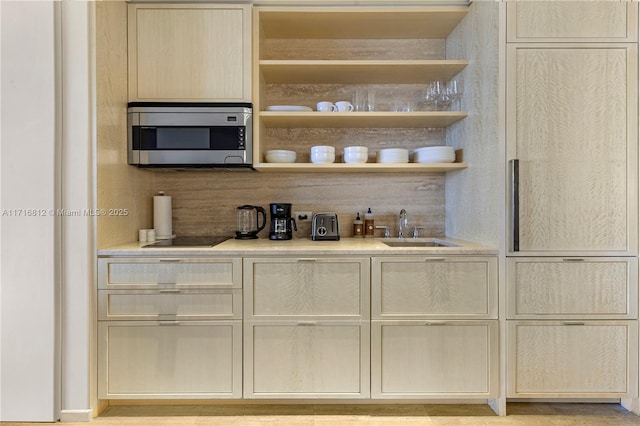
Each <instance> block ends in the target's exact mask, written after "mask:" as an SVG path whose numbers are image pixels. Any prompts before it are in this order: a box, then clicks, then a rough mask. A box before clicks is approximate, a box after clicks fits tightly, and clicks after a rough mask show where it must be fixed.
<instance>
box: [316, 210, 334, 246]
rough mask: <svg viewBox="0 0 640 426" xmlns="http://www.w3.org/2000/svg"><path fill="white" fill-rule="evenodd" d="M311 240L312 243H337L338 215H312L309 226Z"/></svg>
mask: <svg viewBox="0 0 640 426" xmlns="http://www.w3.org/2000/svg"><path fill="white" fill-rule="evenodd" d="M311 239H312V240H313V241H338V240H339V239H340V233H339V232H338V214H337V213H330V212H328V213H327V212H325V213H316V214H314V215H313V220H312V226H311Z"/></svg>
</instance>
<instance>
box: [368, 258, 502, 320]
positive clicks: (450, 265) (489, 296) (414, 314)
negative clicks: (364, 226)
mask: <svg viewBox="0 0 640 426" xmlns="http://www.w3.org/2000/svg"><path fill="white" fill-rule="evenodd" d="M371 269H372V274H371V275H372V280H371V287H372V288H371V303H372V308H371V309H372V317H373V318H376V319H418V318H422V319H429V318H434V317H435V318H440V319H443V318H448V319H452V318H454V319H461V318H466V319H496V318H497V317H498V275H497V273H498V266H497V259H496V258H494V257H463V256H461V257H458V256H448V257H413V256H397V257H374V258H373V260H372V268H371Z"/></svg>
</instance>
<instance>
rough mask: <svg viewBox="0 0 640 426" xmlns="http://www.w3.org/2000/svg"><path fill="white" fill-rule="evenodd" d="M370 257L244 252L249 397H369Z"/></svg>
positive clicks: (245, 391)
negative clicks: (248, 255)
mask: <svg viewBox="0 0 640 426" xmlns="http://www.w3.org/2000/svg"><path fill="white" fill-rule="evenodd" d="M369 277H370V273H369V259H368V258H350V257H345V258H246V259H244V275H243V279H244V287H245V288H244V312H245V321H244V347H245V358H244V396H245V398H311V397H313V398H367V397H369V335H370V331H369V328H370V324H369V318H370V316H369V285H370V278H369Z"/></svg>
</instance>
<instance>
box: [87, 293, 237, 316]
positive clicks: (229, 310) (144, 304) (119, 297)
mask: <svg viewBox="0 0 640 426" xmlns="http://www.w3.org/2000/svg"><path fill="white" fill-rule="evenodd" d="M212 319H229V320H230V319H242V290H241V289H234V290H180V289H169V290H162V289H161V290H98V320H99V321H104V320H109V321H124V320H212Z"/></svg>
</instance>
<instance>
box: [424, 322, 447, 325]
mask: <svg viewBox="0 0 640 426" xmlns="http://www.w3.org/2000/svg"><path fill="white" fill-rule="evenodd" d="M424 325H447V323H446V322H444V321H428V322H425V323H424Z"/></svg>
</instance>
